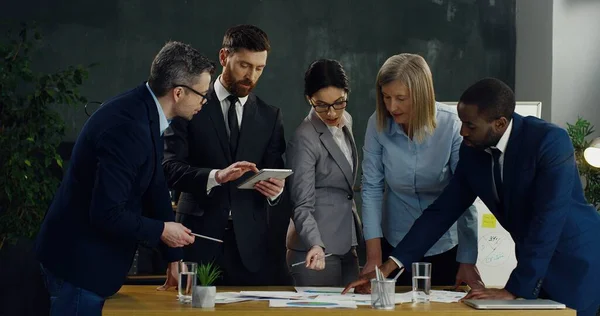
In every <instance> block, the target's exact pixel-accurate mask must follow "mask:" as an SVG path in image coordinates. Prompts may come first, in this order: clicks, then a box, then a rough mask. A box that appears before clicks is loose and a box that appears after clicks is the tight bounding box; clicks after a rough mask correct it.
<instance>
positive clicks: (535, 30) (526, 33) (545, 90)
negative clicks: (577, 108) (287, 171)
mask: <svg viewBox="0 0 600 316" xmlns="http://www.w3.org/2000/svg"><path fill="white" fill-rule="evenodd" d="M552 1H553V0H517V3H516V24H517V51H516V65H515V97H516V99H517V101H542V118H543V119H545V120H548V121H549V120H551V111H552V53H551V52H552Z"/></svg>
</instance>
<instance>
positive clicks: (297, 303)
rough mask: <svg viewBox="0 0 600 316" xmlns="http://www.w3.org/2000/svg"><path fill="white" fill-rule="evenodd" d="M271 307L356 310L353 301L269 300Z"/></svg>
mask: <svg viewBox="0 0 600 316" xmlns="http://www.w3.org/2000/svg"><path fill="white" fill-rule="evenodd" d="M269 307H287V308H356V303H354V302H353V301H332V300H316V299H315V300H269Z"/></svg>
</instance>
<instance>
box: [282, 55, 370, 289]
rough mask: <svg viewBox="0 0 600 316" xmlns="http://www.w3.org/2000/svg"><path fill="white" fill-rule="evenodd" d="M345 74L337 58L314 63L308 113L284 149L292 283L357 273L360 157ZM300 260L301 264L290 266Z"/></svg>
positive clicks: (308, 79) (343, 279)
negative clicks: (356, 193)
mask: <svg viewBox="0 0 600 316" xmlns="http://www.w3.org/2000/svg"><path fill="white" fill-rule="evenodd" d="M349 90H350V89H349V86H348V77H347V76H346V73H345V72H344V69H343V67H342V65H341V64H340V63H339V62H338V61H336V60H329V59H322V60H318V61H315V62H313V63H312V64H311V65H310V66H309V68H308V70H307V71H306V74H305V77H304V94H305V97H306V100H307V101H308V103H309V104H310V106H311V110H310V113H309V114H308V116H307V117H306V118H305V119H304V120H303V121H302V123H301V124H300V126H298V128H297V129H296V131H295V133H294V135H293V137H292V139H291V140H290V142H289V144H288V149H287V151H286V157H287V164H288V167H289V168H290V169H292V170H293V171H294V174H293V175H291V176H290V178H289V180H288V181H289V183H288V188H289V191H290V195H291V201H292V207H293V215H292V221H291V222H290V226H289V228H288V238H287V248H288V251H287V262H288V266H289V269H290V274H291V276H292V277H293V279H294V283H295V285H296V286H344V285H345V284H347V283H348V282H350V281H352V280H354V279H355V278H356V276H357V275H358V272H359V268H358V257H357V253H356V246H357V245H358V242H359V240H360V239H361V238H362V233H361V231H360V230H361V224H360V220H359V217H358V215H357V213H356V205H355V203H354V194H353V189H352V188H353V186H354V181H355V179H356V170H357V167H358V162H357V161H358V160H357V159H358V157H357V152H356V145H355V143H354V138H353V136H352V117H351V116H350V114H348V112H346V111H345V109H346V105H347V104H348V92H349ZM301 261H306V262H305V263H303V264H299V265H294V263H298V262H301Z"/></svg>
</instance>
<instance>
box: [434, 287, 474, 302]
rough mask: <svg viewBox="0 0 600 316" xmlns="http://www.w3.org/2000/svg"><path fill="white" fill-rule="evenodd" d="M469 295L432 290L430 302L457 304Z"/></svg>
mask: <svg viewBox="0 0 600 316" xmlns="http://www.w3.org/2000/svg"><path fill="white" fill-rule="evenodd" d="M465 295H467V293H466V292H454V291H437V290H432V291H431V294H430V296H429V300H430V301H432V302H438V303H455V302H458V301H460V300H461V299H462V298H463V297H465Z"/></svg>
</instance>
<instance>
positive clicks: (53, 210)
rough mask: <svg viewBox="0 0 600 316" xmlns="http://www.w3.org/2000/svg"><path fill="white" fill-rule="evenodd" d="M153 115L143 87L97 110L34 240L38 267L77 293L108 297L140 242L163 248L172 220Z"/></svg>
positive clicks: (176, 254) (177, 254) (176, 255)
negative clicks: (83, 291) (163, 236)
mask: <svg viewBox="0 0 600 316" xmlns="http://www.w3.org/2000/svg"><path fill="white" fill-rule="evenodd" d="M162 153H163V143H162V139H161V135H160V128H159V119H158V110H157V108H156V103H155V102H154V99H153V98H152V95H151V94H150V92H149V91H148V89H147V88H146V86H145V84H143V85H140V86H139V87H137V88H135V89H133V90H131V91H128V92H125V93H124V94H122V95H119V96H117V97H115V98H113V99H111V100H109V101H107V102H105V103H104V104H103V105H102V107H100V109H98V111H96V112H95V113H94V114H93V115H92V116H91V117H90V118H89V120H88V121H87V122H86V124H85V126H84V127H83V129H82V130H81V133H80V134H79V137H78V139H77V142H76V143H75V147H74V148H73V153H72V156H71V160H70V163H69V168H68V170H67V172H66V174H65V177H64V179H63V181H62V183H61V185H60V188H59V189H58V191H57V192H56V195H55V196H54V200H53V202H52V204H51V206H50V208H49V210H48V212H47V214H46V218H45V219H44V222H43V224H42V227H41V230H40V233H39V235H38V238H37V245H36V252H37V256H38V259H39V260H40V262H41V263H42V264H43V265H44V266H45V267H46V268H47V269H48V270H49V271H50V272H52V273H53V274H54V275H56V276H57V277H59V278H62V279H64V280H65V281H67V282H69V283H72V284H74V285H76V286H78V287H81V288H84V289H87V290H89V291H92V292H95V293H97V294H98V295H101V296H105V297H106V296H110V295H112V294H114V293H115V292H117V291H118V290H119V288H120V287H121V285H122V284H123V282H124V280H125V278H126V276H127V273H128V271H129V268H130V266H131V263H132V260H133V256H134V254H135V251H136V248H137V245H138V243H139V242H142V243H145V244H147V245H149V246H155V245H160V248H161V250H163V255H164V256H165V259H166V260H167V261H177V260H179V259H181V257H182V256H183V253H182V252H181V249H172V248H169V247H167V246H166V245H165V244H163V243H162V242H161V241H160V236H161V234H162V231H163V228H164V222H166V221H174V220H175V218H174V213H173V210H172V208H171V202H170V198H169V193H168V190H167V186H166V182H165V178H164V173H163V169H162V166H161V161H162Z"/></svg>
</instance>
